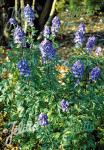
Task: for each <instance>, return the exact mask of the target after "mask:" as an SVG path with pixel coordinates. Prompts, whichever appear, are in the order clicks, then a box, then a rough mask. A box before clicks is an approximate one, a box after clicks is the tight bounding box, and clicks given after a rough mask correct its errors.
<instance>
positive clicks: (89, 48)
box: [86, 36, 96, 52]
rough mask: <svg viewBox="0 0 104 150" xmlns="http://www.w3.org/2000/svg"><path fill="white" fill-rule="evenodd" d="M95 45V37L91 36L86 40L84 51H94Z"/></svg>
mask: <svg viewBox="0 0 104 150" xmlns="http://www.w3.org/2000/svg"><path fill="white" fill-rule="evenodd" d="M95 43H96V38H95V36H92V37H89V38H88V41H87V44H86V49H87V51H88V52H91V51H92V50H93V49H94V46H95Z"/></svg>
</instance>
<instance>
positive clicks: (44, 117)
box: [39, 113, 49, 126]
mask: <svg viewBox="0 0 104 150" xmlns="http://www.w3.org/2000/svg"><path fill="white" fill-rule="evenodd" d="M48 124H49V122H48V116H47V114H44V113H41V114H40V115H39V125H41V126H47V125H48Z"/></svg>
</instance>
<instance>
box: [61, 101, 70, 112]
mask: <svg viewBox="0 0 104 150" xmlns="http://www.w3.org/2000/svg"><path fill="white" fill-rule="evenodd" d="M68 107H69V102H68V101H66V100H64V99H63V100H62V101H61V108H62V110H63V112H67V111H68Z"/></svg>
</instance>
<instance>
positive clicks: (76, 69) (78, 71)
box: [71, 60, 84, 78]
mask: <svg viewBox="0 0 104 150" xmlns="http://www.w3.org/2000/svg"><path fill="white" fill-rule="evenodd" d="M71 69H72V73H73V74H74V76H75V78H82V76H83V74H84V64H83V63H81V61H80V60H78V61H76V62H75V63H74V64H73V66H72V68H71Z"/></svg>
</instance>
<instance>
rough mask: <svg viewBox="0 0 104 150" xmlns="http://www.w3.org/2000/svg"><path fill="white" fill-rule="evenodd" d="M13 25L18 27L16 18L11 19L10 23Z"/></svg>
mask: <svg viewBox="0 0 104 150" xmlns="http://www.w3.org/2000/svg"><path fill="white" fill-rule="evenodd" d="M8 22H9V23H10V24H11V25H17V21H16V20H15V19H14V18H10V19H9V21H8Z"/></svg>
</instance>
